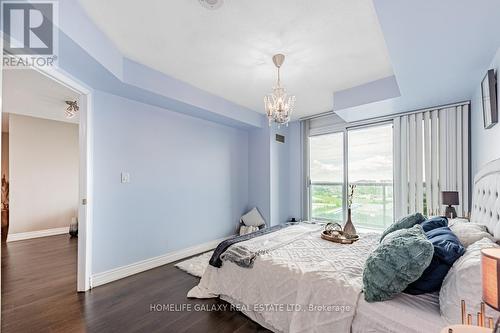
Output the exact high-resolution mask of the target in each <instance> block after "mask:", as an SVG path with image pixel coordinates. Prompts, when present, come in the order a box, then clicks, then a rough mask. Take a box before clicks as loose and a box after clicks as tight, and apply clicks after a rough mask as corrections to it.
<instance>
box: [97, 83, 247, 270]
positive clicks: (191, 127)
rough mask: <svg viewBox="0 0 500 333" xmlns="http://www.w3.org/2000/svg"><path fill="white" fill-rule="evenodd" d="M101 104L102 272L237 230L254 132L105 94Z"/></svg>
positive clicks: (99, 201)
mask: <svg viewBox="0 0 500 333" xmlns="http://www.w3.org/2000/svg"><path fill="white" fill-rule="evenodd" d="M94 105H95V106H94V107H95V114H94V120H93V121H94V142H95V144H94V203H95V206H94V226H93V249H94V252H93V272H94V273H98V272H103V271H106V270H109V269H112V268H116V267H119V266H122V265H126V264H130V263H133V262H137V261H139V260H143V259H147V258H151V257H154V256H158V255H162V254H165V253H168V252H170V251H173V250H178V249H182V248H186V247H189V246H192V245H196V244H200V243H203V242H207V241H211V240H214V239H218V238H221V237H224V236H228V235H231V234H234V233H235V232H236V229H237V225H238V220H239V217H240V216H241V215H242V214H243V213H244V211H245V209H246V208H247V203H248V165H249V164H248V157H249V152H248V133H247V131H246V130H242V129H237V128H231V127H228V126H224V125H219V124H215V123H213V122H209V121H205V120H201V119H197V118H193V117H190V116H185V115H181V114H179V113H175V112H170V111H167V110H164V109H161V108H158V107H153V106H150V105H146V104H143V103H139V102H135V101H131V100H128V99H125V98H122V97H118V96H114V95H111V94H107V93H103V92H99V91H96V92H95V96H94ZM121 171H127V172H130V176H131V182H130V183H129V184H121V183H120V172H121Z"/></svg>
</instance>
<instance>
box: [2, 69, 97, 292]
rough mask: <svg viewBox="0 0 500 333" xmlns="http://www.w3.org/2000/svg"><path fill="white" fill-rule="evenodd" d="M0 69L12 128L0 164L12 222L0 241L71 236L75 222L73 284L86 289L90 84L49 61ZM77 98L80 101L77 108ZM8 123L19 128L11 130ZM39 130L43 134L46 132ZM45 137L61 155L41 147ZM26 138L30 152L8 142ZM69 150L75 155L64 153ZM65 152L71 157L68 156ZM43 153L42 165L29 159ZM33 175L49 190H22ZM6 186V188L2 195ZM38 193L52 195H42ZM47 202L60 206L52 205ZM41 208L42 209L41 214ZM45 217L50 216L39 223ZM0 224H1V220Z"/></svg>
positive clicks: (6, 115)
mask: <svg viewBox="0 0 500 333" xmlns="http://www.w3.org/2000/svg"><path fill="white" fill-rule="evenodd" d="M2 74H3V78H2V85H3V89H2V125H3V126H2V127H3V128H4V129H5V128H6V127H7V131H8V132H10V133H9V134H7V133H6V134H4V135H3V138H4V140H3V142H2V157H5V158H6V159H8V160H9V161H8V162H7V163H3V165H4V168H5V165H8V167H6V168H7V169H8V170H4V168H2V174H4V171H7V172H6V173H5V174H6V178H5V181H4V188H5V187H6V186H5V184H8V187H9V198H8V199H9V200H7V197H3V198H2V207H3V208H8V210H9V213H8V220H9V227H8V228H9V229H10V230H9V232H8V235H7V237H6V238H7V243H6V244H7V245H6V246H4V249H5V248H7V247H8V245H9V243H10V242H16V241H21V239H31V238H33V237H36V238H38V237H47V236H50V235H55V234H61V233H64V234H66V235H68V237H69V234H68V232H69V228H70V226H72V228H73V229H74V227H75V224H76V223H77V225H78V237H77V238H75V239H74V240H73V242H74V243H75V246H76V245H77V248H78V250H77V258H75V261H76V263H75V266H76V267H75V268H76V272H77V274H76V277H77V279H76V281H75V282H76V283H75V287H76V289H77V291H86V290H88V289H90V272H91V250H90V249H91V247H90V244H91V239H90V226H91V216H92V215H91V205H90V204H89V201H90V198H89V194H90V193H91V179H92V177H91V175H92V174H91V167H90V166H91V153H90V147H91V145H90V142H91V135H90V128H91V127H90V126H88V125H89V124H90V121H89V120H90V110H91V109H90V105H91V103H90V100H91V96H90V90H89V89H88V88H87V87H85V86H83V85H81V84H80V83H78V82H75V81H74V80H72V79H71V78H70V77H68V76H66V75H65V74H63V73H61V72H58V71H57V70H53V69H35V68H31V69H22V70H20V69H16V70H13V69H10V70H4V71H3V73H2ZM66 102H68V103H66ZM29 103H31V104H29ZM69 103H73V108H70V104H69ZM75 106H77V108H76V109H75V108H74V107H75ZM30 126H31V129H30ZM13 130H15V132H16V133H11V132H12V131H13ZM23 130H24V132H25V133H27V135H25V136H24V141H25V142H24V143H23V144H21V145H20V146H19V142H20V140H19V136H20V134H19V133H22V132H23ZM61 133H63V134H64V135H66V136H64V135H61V136H58V137H57V135H56V134H61ZM42 134H44V136H43V137H42ZM14 138H15V140H13V139H14ZM45 140H49V141H47V142H50V140H52V142H53V143H56V145H55V146H52V147H54V148H55V150H57V151H59V152H61V153H63V154H61V155H66V156H65V157H63V158H62V159H61V160H58V161H55V160H54V159H55V158H56V157H54V153H55V152H54V151H51V150H50V149H48V148H47V149H46V150H45V151H43V148H42V147H43V143H44V142H46V141H45ZM6 141H8V143H6ZM21 141H22V140H21ZM30 146H31V149H34V153H33V155H34V156H30V154H29V152H28V153H27V152H24V153H23V154H17V153H16V152H14V150H13V149H14V148H16V147H25V148H26V147H28V148H29V147H30ZM6 147H9V148H10V149H6ZM17 150H18V149H16V151H17ZM13 154H14V155H13ZM18 155H22V157H24V158H25V161H23V163H20V162H19V161H20V160H19V156H18ZM69 155H71V156H72V157H71V158H69V157H68V156H69ZM26 157H27V158H26ZM58 157H61V156H58ZM58 157H57V158H58ZM70 159H71V162H68V161H69V160H70ZM44 160H45V162H46V163H45V164H44V165H37V164H36V163H34V161H36V162H37V163H40V161H44ZM21 161H22V160H21ZM30 162H31V163H32V164H33V166H32V168H33V169H32V170H31V171H32V172H31V174H30V167H29V166H26V165H27V164H29V163H30ZM16 165H24V166H23V168H21V169H24V170H22V171H23V172H20V173H19V172H15V173H14V174H13V170H12V169H13V168H15V167H16ZM42 171H43V172H42ZM16 177H17V178H16ZM27 177H28V178H27ZM30 177H31V179H30ZM69 178H72V179H71V181H70V182H71V183H72V184H71V186H69V185H68V183H67V182H65V183H64V185H63V184H62V183H57V182H62V181H63V180H64V179H66V180H69ZM30 180H31V184H32V185H33V186H34V185H35V183H36V184H37V185H40V184H41V186H45V187H46V192H44V191H43V190H40V189H38V190H37V191H36V192H37V193H30V192H29V191H26V190H24V191H23V190H22V189H23V186H24V187H26V186H29V184H30ZM38 187H39V186H38ZM5 192H6V191H5V190H4V196H5V194H6V193H5ZM32 192H35V191H32ZM20 193H24V196H23V195H21V196H20ZM51 193H52V194H51ZM35 199H37V200H36V201H37V204H35V203H34V201H33V200H35ZM38 199H40V200H38ZM42 199H49V200H45V201H43V200H42ZM30 200H31V202H32V204H31V205H30V204H29V203H30ZM5 203H7V206H6V205H5ZM70 203H71V204H70ZM21 205H23V206H24V207H21ZM27 207H29V208H27ZM51 207H52V208H54V207H59V208H60V209H59V211H57V209H56V210H54V209H52V210H50V211H49V208H51ZM23 208H24V211H23ZM26 208H27V209H26ZM30 209H31V210H30ZM26 211H27V212H26ZM42 212H43V214H38V217H37V218H33V216H30V214H31V215H36V214H37V213H42ZM4 215H5V214H4ZM41 215H45V217H44V218H41V219H40V216H41ZM30 220H32V221H35V222H36V223H35V225H26V223H25V222H26V221H30ZM20 221H21V222H20ZM45 222H50V223H52V224H50V225H49V224H43V223H45ZM2 231H6V230H5V228H3V229H2ZM2 235H3V234H2ZM3 236H4V235H3ZM9 236H10V237H9ZM4 238H5V236H4Z"/></svg>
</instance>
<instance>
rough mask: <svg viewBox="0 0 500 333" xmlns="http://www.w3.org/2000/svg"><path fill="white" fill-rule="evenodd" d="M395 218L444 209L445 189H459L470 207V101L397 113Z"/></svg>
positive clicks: (463, 209)
mask: <svg viewBox="0 0 500 333" xmlns="http://www.w3.org/2000/svg"><path fill="white" fill-rule="evenodd" d="M394 166H395V168H394V204H395V219H398V218H400V217H402V216H404V215H407V214H411V213H415V212H421V213H424V214H427V215H439V214H442V213H443V211H444V207H443V206H442V203H441V191H458V193H459V198H460V205H459V206H458V207H456V208H457V213H458V215H459V216H465V215H466V214H467V213H468V212H469V105H468V104H463V105H458V106H453V107H446V108H442V109H435V110H428V111H424V112H420V113H414V114H408V115H403V116H400V117H396V118H394Z"/></svg>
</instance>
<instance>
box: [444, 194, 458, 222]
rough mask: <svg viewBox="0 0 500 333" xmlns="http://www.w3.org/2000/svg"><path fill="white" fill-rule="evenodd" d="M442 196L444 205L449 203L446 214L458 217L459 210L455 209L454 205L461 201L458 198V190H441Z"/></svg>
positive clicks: (450, 216)
mask: <svg viewBox="0 0 500 333" xmlns="http://www.w3.org/2000/svg"><path fill="white" fill-rule="evenodd" d="M441 198H442V202H443V205H448V206H447V207H446V211H445V214H444V215H445V216H446V217H447V218H452V219H454V218H456V217H457V211H456V210H455V207H452V206H453V205H459V204H460V202H459V200H458V192H457V191H443V192H441Z"/></svg>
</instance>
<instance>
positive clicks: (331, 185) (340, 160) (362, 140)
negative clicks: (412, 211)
mask: <svg viewBox="0 0 500 333" xmlns="http://www.w3.org/2000/svg"><path fill="white" fill-rule="evenodd" d="M392 135H393V134H392V124H384V125H377V126H370V127H363V128H357V129H349V130H345V131H342V132H338V133H332V134H326V135H319V136H313V137H310V139H309V175H310V188H309V195H310V198H309V204H310V219H312V220H321V221H334V222H343V221H344V219H345V216H346V211H347V185H348V184H347V183H346V182H345V179H348V182H349V184H356V186H357V187H356V191H355V196H354V201H353V205H352V214H353V215H352V216H353V222H354V223H355V224H356V226H358V227H362V228H370V229H384V228H385V227H386V226H387V225H389V224H390V223H392V219H393V152H392V141H393V136H392Z"/></svg>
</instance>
